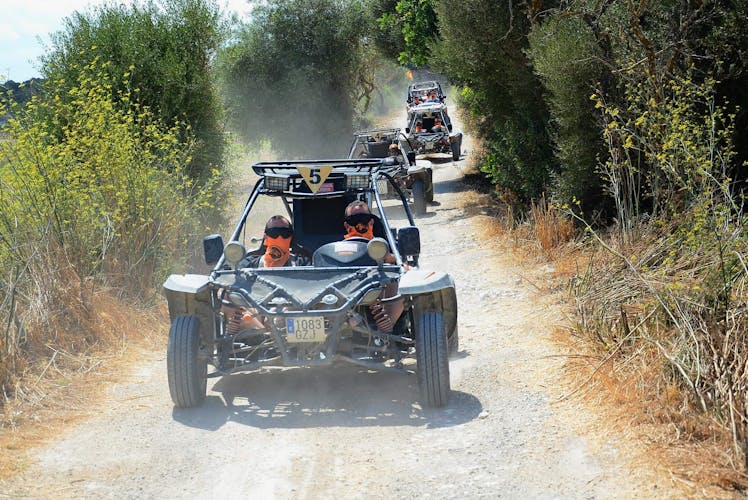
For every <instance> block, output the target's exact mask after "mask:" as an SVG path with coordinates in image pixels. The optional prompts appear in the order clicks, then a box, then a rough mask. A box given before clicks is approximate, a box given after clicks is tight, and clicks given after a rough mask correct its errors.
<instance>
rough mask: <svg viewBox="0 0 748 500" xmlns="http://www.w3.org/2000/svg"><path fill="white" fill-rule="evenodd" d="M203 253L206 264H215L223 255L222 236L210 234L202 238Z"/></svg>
mask: <svg viewBox="0 0 748 500" xmlns="http://www.w3.org/2000/svg"><path fill="white" fill-rule="evenodd" d="M203 254H204V255H205V263H206V264H208V265H211V264H215V263H216V262H218V261H219V260H220V259H221V255H223V238H221V235H220V234H211V235H210V236H206V237H205V238H203Z"/></svg>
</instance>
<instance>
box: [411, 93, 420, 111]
mask: <svg viewBox="0 0 748 500" xmlns="http://www.w3.org/2000/svg"><path fill="white" fill-rule="evenodd" d="M419 104H421V98H420V97H418V96H414V97H413V102H412V103H411V104H410V107H412V108H414V107H416V106H418V105H419Z"/></svg>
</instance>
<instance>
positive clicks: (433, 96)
mask: <svg viewBox="0 0 748 500" xmlns="http://www.w3.org/2000/svg"><path fill="white" fill-rule="evenodd" d="M426 102H439V98H438V97H436V92H434V91H433V90H432V91H431V92H429V97H428V99H427V100H426Z"/></svg>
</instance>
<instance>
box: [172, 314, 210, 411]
mask: <svg viewBox="0 0 748 500" xmlns="http://www.w3.org/2000/svg"><path fill="white" fill-rule="evenodd" d="M201 344H202V342H201V340H200V322H199V320H198V319H197V317H195V316H177V317H176V318H174V321H172V323H171V329H170V330H169V345H168V347H167V349H166V370H167V376H168V379H169V392H170V393H171V400H172V401H173V402H174V405H175V406H176V407H177V408H191V407H193V406H199V405H201V404H202V403H203V401H205V393H206V389H207V373H208V364H207V362H206V360H205V359H204V357H203V356H201V355H200V354H201V352H200V351H201Z"/></svg>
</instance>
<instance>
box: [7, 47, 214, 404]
mask: <svg viewBox="0 0 748 500" xmlns="http://www.w3.org/2000/svg"><path fill="white" fill-rule="evenodd" d="M110 74H111V67H109V65H103V66H98V65H97V64H96V62H94V63H92V64H90V65H88V66H86V67H84V68H82V69H81V72H80V75H79V77H78V83H77V85H75V86H72V87H71V86H69V85H68V84H67V82H62V81H58V82H51V84H52V85H51V87H50V88H49V89H48V90H49V94H48V95H47V96H46V97H38V96H37V97H34V98H32V100H31V101H30V102H29V103H28V104H27V105H26V106H25V107H21V106H19V105H17V104H13V103H12V102H10V103H5V105H4V106H8V107H9V108H10V111H11V112H12V115H13V118H12V119H10V120H9V121H8V123H7V124H6V126H5V128H4V133H5V134H6V136H5V138H4V139H3V140H2V141H0V268H2V269H7V270H9V272H8V273H3V276H2V278H0V322H1V323H2V324H3V325H5V326H6V328H5V332H4V333H5V334H4V337H2V338H0V352H2V353H3V355H2V356H0V365H1V366H0V385H2V386H3V387H4V388H6V389H7V387H6V386H5V384H6V382H8V380H9V377H11V375H12V372H13V370H12V369H10V367H11V366H14V363H15V361H16V360H17V357H18V356H19V355H20V351H19V349H20V347H21V346H22V345H34V344H43V343H44V342H50V343H51V344H54V343H55V339H56V338H57V337H58V336H61V335H63V334H67V335H68V338H69V339H70V338H72V339H74V340H71V342H73V343H76V342H77V345H78V348H81V346H82V345H86V344H90V343H95V332H94V331H92V330H90V329H88V328H86V327H84V325H83V324H82V323H80V322H79V321H78V320H77V319H76V318H80V314H84V315H91V314H93V313H94V311H95V309H96V306H95V305H94V306H90V305H86V304H90V303H91V302H92V301H93V300H94V299H93V298H92V297H91V296H90V294H91V293H92V292H93V289H94V288H95V287H97V286H98V287H109V288H114V289H118V290H119V294H120V295H128V296H130V297H133V298H136V297H142V296H143V295H144V294H148V293H150V292H151V291H152V290H153V289H154V288H155V286H156V285H157V284H160V282H161V281H162V280H163V277H164V275H165V274H166V273H167V272H168V270H169V269H170V268H171V267H173V266H176V265H178V264H179V261H180V260H181V259H183V258H184V257H183V255H184V253H185V252H184V251H183V249H184V248H186V247H188V246H190V244H194V243H195V240H196V233H198V232H202V227H201V226H200V218H201V214H202V212H203V211H204V210H205V209H206V208H210V207H211V206H212V205H213V204H214V201H215V200H214V199H213V197H212V195H211V190H210V184H211V183H212V182H213V181H208V182H207V183H204V184H202V185H201V186H202V187H199V188H198V187H197V184H196V183H194V182H193V181H192V180H191V179H190V177H189V176H187V175H186V173H185V170H184V166H185V165H186V164H187V163H188V162H189V160H190V152H191V148H192V144H193V142H192V141H187V142H183V139H182V138H183V137H185V136H186V137H189V136H190V135H191V131H190V129H189V127H188V126H186V125H183V124H177V125H174V126H172V127H167V126H165V125H163V124H162V123H161V122H159V120H158V119H157V118H156V117H155V116H154V115H153V114H152V113H151V112H150V110H149V109H147V108H144V107H142V106H140V105H139V104H137V103H136V102H134V100H133V98H132V93H131V92H129V91H127V90H125V91H122V92H121V93H120V94H119V95H118V97H117V99H116V101H115V99H113V98H112V92H111V89H112V88H113V86H114V85H115V82H114V81H112V79H111V78H110V77H109V75H110ZM123 76H124V75H123ZM120 85H121V82H120ZM84 283H88V284H90V286H89V285H85V286H84ZM71 290H75V291H74V292H71ZM81 303H83V304H84V306H81ZM45 354H49V352H47V353H45Z"/></svg>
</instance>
